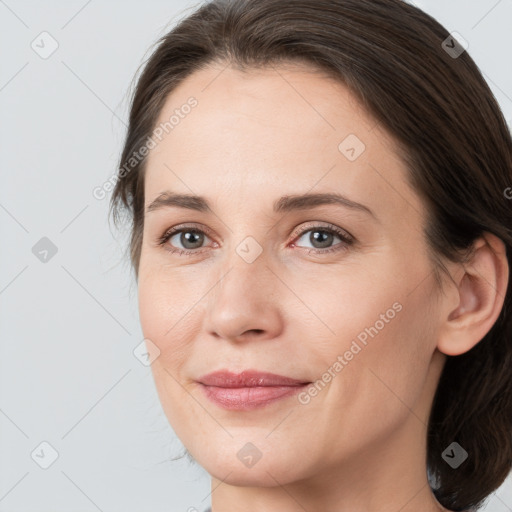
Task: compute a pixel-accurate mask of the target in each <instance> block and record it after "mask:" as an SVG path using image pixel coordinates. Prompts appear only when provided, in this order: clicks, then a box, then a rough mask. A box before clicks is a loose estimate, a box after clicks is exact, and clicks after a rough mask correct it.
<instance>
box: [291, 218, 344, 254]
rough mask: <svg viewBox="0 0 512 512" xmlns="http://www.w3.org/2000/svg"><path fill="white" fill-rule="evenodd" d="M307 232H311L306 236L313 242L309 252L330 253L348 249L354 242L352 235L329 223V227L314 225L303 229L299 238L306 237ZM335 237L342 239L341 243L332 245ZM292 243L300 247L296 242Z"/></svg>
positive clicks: (298, 235)
mask: <svg viewBox="0 0 512 512" xmlns="http://www.w3.org/2000/svg"><path fill="white" fill-rule="evenodd" d="M307 233H310V234H309V236H308V237H306V240H307V241H308V242H309V243H311V244H312V248H310V249H309V250H308V252H314V253H328V252H332V251H338V250H343V249H347V247H348V246H349V245H351V244H352V243H353V242H354V239H353V238H352V236H350V235H349V234H348V233H346V232H345V231H343V230H341V229H340V228H338V227H336V226H333V225H332V224H329V225H328V226H327V227H325V226H313V227H312V228H308V229H303V230H302V231H300V232H299V233H298V234H297V235H296V236H297V237H299V238H298V240H300V239H301V238H303V237H305V235H306V234H307ZM335 238H338V239H340V241H341V243H338V244H336V245H334V246H331V244H332V243H333V240H334V239H335ZM292 245H297V246H298V247H300V245H298V244H297V243H296V242H294V243H293V244H292Z"/></svg>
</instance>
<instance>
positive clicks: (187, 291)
mask: <svg viewBox="0 0 512 512" xmlns="http://www.w3.org/2000/svg"><path fill="white" fill-rule="evenodd" d="M168 274H169V273H168V272H167V273H165V272H163V271H155V272H153V271H152V272H141V273H140V275H139V283H138V302H139V316H140V324H141V328H142V332H143V334H144V337H145V338H148V339H150V340H151V341H152V342H153V343H154V344H155V345H156V346H157V347H158V349H159V350H160V356H159V357H158V359H157V361H155V363H154V364H156V363H157V362H158V364H160V365H163V366H165V367H166V368H169V369H176V368H179V367H181V366H182V364H183V363H184V362H185V361H186V359H187V350H188V349H189V347H188V345H189V343H188V342H187V340H191V339H193V337H194V336H195V331H194V329H195V325H194V324H193V319H194V315H195V314H197V311H196V310H198V309H200V308H201V304H200V303H199V300H200V298H201V294H200V290H197V289H196V288H194V287H191V286H188V287H187V286H184V283H182V282H181V281H182V279H176V278H174V277H173V278H172V279H171V278H169V277H167V276H168ZM194 305H195V306H194Z"/></svg>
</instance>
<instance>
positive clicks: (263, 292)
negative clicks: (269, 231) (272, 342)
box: [205, 252, 284, 342]
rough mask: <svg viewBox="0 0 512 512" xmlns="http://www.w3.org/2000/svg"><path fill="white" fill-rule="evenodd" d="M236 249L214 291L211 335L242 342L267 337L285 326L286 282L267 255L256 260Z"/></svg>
mask: <svg viewBox="0 0 512 512" xmlns="http://www.w3.org/2000/svg"><path fill="white" fill-rule="evenodd" d="M249 261H250V260H247V261H246V260H245V259H244V258H243V257H241V256H239V254H237V253H236V252H234V253H233V254H232V255H230V257H228V258H226V261H225V263H226V265H225V266H224V265H223V268H222V274H221V275H220V277H218V282H217V283H216V285H215V286H214V288H213V289H212V290H211V292H210V294H209V298H208V303H207V313H206V318H205V328H206V329H207V332H208V334H209V335H210V336H214V337H216V338H222V339H225V340H230V341H232V342H241V341H248V340H256V339H257V340H260V341H262V340H267V339H272V338H275V337H277V336H279V334H280V332H281V331H282V329H283V316H284V315H283V314H282V304H283V302H282V301H281V300H280V290H279V288H280V287H281V288H282V287H283V284H282V283H281V282H280V280H279V279H278V278H277V277H276V275H275V273H274V271H273V270H272V269H271V268H270V267H269V266H268V265H267V263H268V261H267V259H266V258H265V256H264V254H263V253H262V254H260V255H259V256H258V257H257V258H256V259H255V260H254V261H252V262H249Z"/></svg>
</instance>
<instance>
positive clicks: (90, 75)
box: [0, 0, 512, 512]
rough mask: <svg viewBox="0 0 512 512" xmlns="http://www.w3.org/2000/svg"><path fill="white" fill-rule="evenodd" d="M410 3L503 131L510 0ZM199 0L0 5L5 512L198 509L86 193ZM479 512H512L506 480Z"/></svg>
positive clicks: (200, 483) (198, 489)
mask: <svg viewBox="0 0 512 512" xmlns="http://www.w3.org/2000/svg"><path fill="white" fill-rule="evenodd" d="M415 3H416V4H417V5H418V6H419V7H421V8H423V9H424V10H426V11H427V12H429V13H430V14H432V15H433V16H434V17H435V18H437V19H438V20H439V21H440V22H441V23H443V24H444V25H445V26H446V28H447V29H448V30H449V31H457V32H458V33H460V34H461V35H462V36H463V37H464V39H466V40H467V41H468V43H469V48H468V51H469V52H470V54H471V55H472V57H473V58H474V59H475V61H476V62H477V64H478V65H479V66H480V68H481V69H482V71H483V72H484V76H485V77H486V79H487V80H488V83H489V84H490V86H491V89H492V90H493V92H494V93H495V95H496V97H497V99H498V101H499V102H500V104H501V106H502V109H503V111H504V113H505V117H506V118H507V120H509V124H510V120H512V59H511V53H512V0H500V1H496V0H485V1H484V0H478V1H477V0H473V1H467V0H466V1H464V0H457V1H452V0H450V1H449V2H448V1H440V0H431V1H427V0H425V1H422V2H415ZM196 5H198V2H190V1H177V0H165V1H163V0H156V1H153V2H151V4H148V3H143V2H134V1H133V0H132V1H123V2H121V1H120V0H115V1H114V0H112V1H108V2H107V1H99V0H92V1H91V0H89V1H88V2H86V1H84V0H74V1H68V2H56V1H55V0H54V1H48V2H36V1H23V0H6V1H3V0H0V39H1V48H2V65H1V69H0V109H1V114H2V117H1V119H2V121H1V124H0V131H1V132H0V140H1V142H2V144H1V149H0V151H1V167H2V187H1V189H0V230H1V231H0V232H1V235H2V246H3V247H4V250H2V251H1V257H0V263H1V264H0V340H1V344H0V511H2V512H4V511H10V512H15V511H25V512H27V511H38V512H39V511H49V510H52V511H54V512H60V511H66V512H69V511H94V510H101V511H105V512H107V511H121V510H122V511H124V512H130V511H135V510H151V511H153V512H160V511H164V510H165V511H187V510H188V509H189V507H195V508H197V510H199V511H202V510H203V509H204V508H205V507H206V506H207V505H208V504H209V502H210V496H209V493H210V489H209V479H208V475H207V474H206V473H205V471H204V470H202V469H201V468H199V467H193V466H190V465H189V464H188V463H187V462H186V461H184V460H182V461H177V462H168V461H166V459H168V458H169V457H172V456H175V455H177V454H179V453H180V451H181V448H182V445H181V443H180V442H179V440H177V439H176V438H175V436H174V434H173V432H172V429H171V428H170V427H169V425H168V424H167V420H166V418H165V416H164V415H163V412H162V410H161V407H160V403H159V401H158V398H157V395H156V391H155V388H154V384H153V381H152V375H151V372H150V368H149V367H147V366H144V365H143V364H142V363H141V362H140V361H139V360H138V359H137V358H136V357H135V356H134V354H133V350H134V349H135V348H136V347H137V346H138V345H139V344H140V343H141V341H142V339H143V336H142V332H141V330H140V326H139V323H138V310H137V296H136V287H135V284H134V283H133V282H131V279H130V272H129V266H128V262H127V259H126V258H124V257H123V251H124V247H125V244H126V242H127V233H126V232H124V233H118V232H116V231H115V230H113V229H110V227H109V225H108V223H107V205H108V198H105V199H103V200H97V199H95V198H94V197H93V195H92V190H93V189H94V188H95V187H96V186H99V185H101V184H102V183H104V182H105V181H106V180H107V179H108V178H109V177H110V176H111V175H112V173H114V172H115V167H116V163H117V158H118V155H119V151H120V148H121V143H122V141H123V136H124V130H125V122H126V119H127V109H128V96H127V92H128V88H129V86H130V83H131V80H132V78H133V76H134V74H135V72H136V71H137V68H138V66H139V65H140V64H141V63H142V61H143V59H144V58H145V57H146V56H147V55H148V52H149V50H150V46H151V44H153V43H154V42H155V41H156V40H157V38H158V37H159V36H161V35H163V34H164V33H165V32H166V30H168V29H169V28H170V27H171V26H172V25H173V24H174V23H175V21H176V20H177V19H179V18H180V17H181V16H183V15H185V14H187V13H189V12H190V11H192V10H193V8H194V7H195V6H196ZM44 31H46V32H48V33H49V34H50V36H46V35H43V36H40V34H41V33H42V32H44ZM42 38H44V42H41V39H42ZM33 41H35V42H34V43H33ZM53 41H56V43H54V42H53ZM52 44H58V48H57V50H56V51H55V52H54V53H53V54H52V55H50V56H49V57H48V58H42V57H41V56H40V55H41V53H43V52H44V51H46V52H48V51H49V50H51V45H52ZM31 45H39V46H38V47H37V46H36V48H37V51H36V50H34V49H33V48H32V47H31ZM43 45H44V46H43ZM38 52H39V53H38ZM511 185H512V184H511ZM43 237H47V238H48V239H49V240H50V241H51V244H53V247H55V248H56V249H57V252H56V253H55V254H54V255H52V252H51V248H50V249H48V244H49V242H48V241H47V240H43V241H42V242H40V240H41V239H42V238H43ZM38 243H39V244H42V245H36V244H38ZM34 246H36V249H34V252H35V253H36V254H34V252H33V247H34ZM45 249H47V250H49V252H48V253H47V254H46V253H44V250H45ZM39 251H43V252H39ZM40 258H46V261H41V260H40ZM42 442H47V443H49V444H50V445H51V447H53V448H50V447H48V446H47V445H41V443H42ZM52 450H55V451H56V452H57V453H58V458H57V459H56V460H55V462H53V464H51V465H50V466H49V467H48V468H47V469H43V468H42V467H40V466H41V465H45V464H49V463H50V462H52ZM485 510H486V511H488V512H491V511H492V512H505V511H512V479H509V480H508V481H507V483H506V484H505V485H504V486H502V488H501V489H500V490H498V491H497V493H496V494H495V495H493V496H492V497H491V499H490V500H489V503H488V505H487V507H486V508H485Z"/></svg>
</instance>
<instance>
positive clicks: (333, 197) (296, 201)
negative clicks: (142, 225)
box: [146, 191, 376, 219]
mask: <svg viewBox="0 0 512 512" xmlns="http://www.w3.org/2000/svg"><path fill="white" fill-rule="evenodd" d="M327 204H336V205H341V206H344V207H346V208H350V209H352V210H357V211H361V212H365V213H367V214H369V215H371V216H372V217H374V218H375V219H376V216H375V214H374V213H373V211H372V210H371V209H370V208H368V206H365V205H364V204H361V203H357V202H356V201H352V200H351V199H349V198H348V197H345V196H343V195H342V194H338V193H335V192H331V193H316V194H312V193H307V194H297V195H288V196H283V197H281V198H279V199H277V200H276V201H274V204H273V210H274V212H275V213H286V212H291V211H300V210H309V209H312V208H316V207H317V206H323V205H327ZM171 207H176V208H186V209H189V210H196V211H199V212H207V211H211V207H210V203H209V202H208V200H207V199H206V198H204V197H202V196H196V195H192V194H177V193H174V192H170V191H166V192H162V193H161V194H159V195H158V197H157V198H156V199H155V200H154V201H153V202H152V203H151V204H149V206H148V207H147V208H146V213H149V212H153V211H156V210H160V209H162V208H171Z"/></svg>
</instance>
